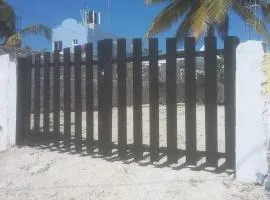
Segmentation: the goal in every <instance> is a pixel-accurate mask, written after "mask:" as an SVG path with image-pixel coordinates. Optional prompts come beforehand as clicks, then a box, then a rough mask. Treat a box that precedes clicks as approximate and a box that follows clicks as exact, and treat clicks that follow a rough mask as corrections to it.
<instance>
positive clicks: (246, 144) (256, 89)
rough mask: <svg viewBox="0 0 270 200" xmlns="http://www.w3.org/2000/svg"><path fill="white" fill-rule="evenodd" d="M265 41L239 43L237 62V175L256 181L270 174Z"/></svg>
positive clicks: (248, 181) (238, 177) (247, 180)
mask: <svg viewBox="0 0 270 200" xmlns="http://www.w3.org/2000/svg"><path fill="white" fill-rule="evenodd" d="M264 54H265V52H264V48H263V43H262V42H260V41H247V42H244V43H241V44H240V45H239V46H238V47H237V62H236V179H237V180H239V181H242V182H246V183H256V182H258V181H260V180H258V179H261V177H264V176H265V175H266V174H267V171H268V166H267V145H266V140H267V131H266V129H265V122H264V120H265V119H264V112H265V96H264V95H263V92H262V91H263V90H262V84H263V83H264V82H265V74H264V72H263V59H264Z"/></svg>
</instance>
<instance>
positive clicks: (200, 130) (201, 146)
mask: <svg viewBox="0 0 270 200" xmlns="http://www.w3.org/2000/svg"><path fill="white" fill-rule="evenodd" d="M204 110H205V109H204V106H202V105H197V109H196V114H197V119H196V122H197V150H199V151H205V111H204ZM142 113H143V116H142V120H143V144H145V145H149V144H150V134H149V105H143V107H142ZM60 114H61V117H60V123H61V124H60V129H61V133H62V134H63V132H64V113H63V112H62V111H61V113H60ZM117 114H118V112H117V109H116V108H113V110H112V140H113V142H114V143H115V144H117V143H118V142H117V138H118V134H117V132H118V127H117V126H118V122H117V120H118V119H117ZM33 118H34V116H33V115H32V128H33ZM85 119H86V113H85V112H83V113H82V137H83V139H85V138H86V120H85ZM50 120H51V121H50V123H51V126H50V130H51V131H53V114H51V115H50ZM224 120H225V119H224V106H218V151H219V152H223V153H224V152H225V127H224ZM40 121H41V129H42V126H43V123H42V122H43V115H42V114H41V117H40ZM177 126H178V127H177V145H178V149H185V148H186V147H185V105H184V104H183V103H179V104H178V106H177ZM74 131H75V113H74V112H72V113H71V132H72V133H71V134H72V135H73V136H74V135H75V133H74ZM159 131H160V134H159V143H160V147H166V146H167V135H166V133H167V126H166V106H163V105H160V110H159ZM94 138H95V140H98V112H94ZM127 140H128V141H127V142H128V144H132V143H133V110H132V107H128V108H127Z"/></svg>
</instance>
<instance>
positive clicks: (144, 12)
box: [8, 0, 256, 49]
mask: <svg viewBox="0 0 270 200" xmlns="http://www.w3.org/2000/svg"><path fill="white" fill-rule="evenodd" d="M8 2H9V3H10V4H11V5H12V6H13V7H14V9H15V11H16V13H17V15H18V16H20V17H21V19H22V21H21V23H22V27H23V26H26V25H29V24H33V23H41V24H44V25H46V26H49V27H51V28H53V27H55V26H57V25H59V24H60V23H61V22H62V21H63V20H64V19H66V18H75V19H77V20H80V18H81V17H80V9H84V8H86V7H88V8H90V9H95V10H97V11H100V12H101V15H102V17H101V20H102V26H103V28H104V29H105V30H106V31H108V32H111V33H114V34H116V35H120V36H122V37H125V38H129V39H130V38H134V37H144V36H145V33H146V32H147V30H148V28H149V26H150V24H151V21H152V20H153V19H154V17H155V16H156V15H157V14H158V12H159V11H160V10H161V9H162V8H163V7H164V5H162V4H159V5H155V6H147V5H145V3H144V0H132V1H131V0H129V1H127V0H110V9H109V10H108V4H107V3H108V0H47V1H40V0H23V1H21V0H8ZM230 18H231V24H230V35H236V36H238V37H239V38H240V39H241V41H245V40H247V39H248V38H249V36H248V35H249V34H248V33H247V32H246V31H245V26H244V23H243V22H242V21H241V20H240V19H239V18H238V17H237V16H236V15H234V14H231V16H230ZM175 27H176V26H175ZM175 27H174V28H172V29H170V30H168V31H166V32H164V33H162V34H160V35H158V38H159V41H160V48H161V49H164V47H165V38H166V37H173V36H174V31H175ZM252 36H253V38H254V39H256V36H255V34H252ZM24 44H25V45H29V46H31V47H32V48H34V49H50V43H48V42H47V41H46V40H44V39H43V38H40V37H32V36H31V37H27V38H26V40H25V42H24ZM201 45H202V44H201V43H199V44H198V48H199V47H200V46H201ZM219 47H222V42H219Z"/></svg>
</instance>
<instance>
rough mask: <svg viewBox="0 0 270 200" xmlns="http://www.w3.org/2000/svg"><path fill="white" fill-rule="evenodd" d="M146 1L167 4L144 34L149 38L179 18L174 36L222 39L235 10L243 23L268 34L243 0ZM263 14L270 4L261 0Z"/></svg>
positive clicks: (265, 13)
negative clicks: (230, 16) (230, 15)
mask: <svg viewBox="0 0 270 200" xmlns="http://www.w3.org/2000/svg"><path fill="white" fill-rule="evenodd" d="M145 2H146V4H155V3H164V2H165V3H168V5H167V6H166V7H165V8H164V9H163V10H162V11H161V12H160V13H159V14H158V16H157V17H156V18H155V19H154V21H153V23H152V24H151V27H150V29H149V31H148V33H147V36H148V37H152V36H153V35H156V34H158V33H160V32H162V31H165V30H166V29H169V28H171V27H172V26H173V25H174V24H175V23H177V22H179V21H180V25H179V26H178V28H177V31H176V38H177V40H178V41H181V40H182V39H183V38H184V36H187V35H188V36H193V37H195V38H197V39H199V38H200V37H202V36H204V35H205V34H207V35H208V36H211V35H215V33H218V34H219V36H220V37H221V38H224V37H225V36H226V35H227V34H228V29H229V12H230V11H233V12H235V13H236V14H237V15H238V16H239V17H240V18H241V19H242V20H243V21H244V22H247V23H249V24H251V25H252V26H253V27H254V28H255V30H256V31H257V32H258V33H260V34H262V35H263V36H264V37H268V33H267V29H266V26H265V24H264V22H263V21H262V20H260V19H259V18H258V16H256V14H255V13H254V11H253V10H252V9H249V8H248V7H246V6H244V4H243V1H242V0H145ZM261 8H262V9H261V11H262V13H263V16H265V17H266V16H268V14H269V8H270V3H267V2H266V1H265V3H263V2H262V7H261Z"/></svg>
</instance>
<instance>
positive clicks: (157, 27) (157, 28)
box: [147, 0, 191, 37]
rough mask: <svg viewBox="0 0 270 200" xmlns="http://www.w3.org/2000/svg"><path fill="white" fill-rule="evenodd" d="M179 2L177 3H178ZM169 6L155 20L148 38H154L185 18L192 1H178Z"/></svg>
mask: <svg viewBox="0 0 270 200" xmlns="http://www.w3.org/2000/svg"><path fill="white" fill-rule="evenodd" d="M176 2H177V3H176ZM176 2H173V3H171V4H169V5H168V6H167V7H166V8H164V9H163V10H162V11H161V13H160V14H159V15H158V16H157V17H156V18H155V19H154V21H153V23H152V25H151V27H150V29H149V31H148V33H147V37H152V36H153V35H155V34H158V33H160V32H162V31H164V30H166V29H168V28H170V27H171V26H172V25H173V24H174V23H175V22H177V21H178V20H179V18H180V17H182V16H184V15H185V13H186V12H187V11H188V8H189V6H190V3H191V1H190V0H178V1H176Z"/></svg>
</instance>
